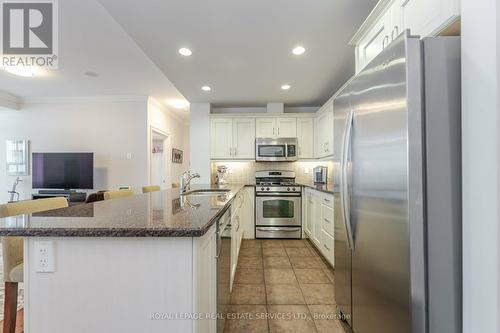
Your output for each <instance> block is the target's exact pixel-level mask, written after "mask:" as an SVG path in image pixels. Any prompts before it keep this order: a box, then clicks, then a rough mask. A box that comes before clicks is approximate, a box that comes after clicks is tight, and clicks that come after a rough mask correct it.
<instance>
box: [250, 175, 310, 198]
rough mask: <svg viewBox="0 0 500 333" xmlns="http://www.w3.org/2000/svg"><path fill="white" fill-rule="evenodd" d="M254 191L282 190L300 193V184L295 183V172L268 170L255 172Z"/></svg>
mask: <svg viewBox="0 0 500 333" xmlns="http://www.w3.org/2000/svg"><path fill="white" fill-rule="evenodd" d="M255 183H256V184H257V185H256V187H255V190H256V193H264V192H282V193H283V192H284V193H300V192H301V186H300V185H299V184H296V183H295V172H293V171H280V170H268V171H257V172H256V173H255Z"/></svg>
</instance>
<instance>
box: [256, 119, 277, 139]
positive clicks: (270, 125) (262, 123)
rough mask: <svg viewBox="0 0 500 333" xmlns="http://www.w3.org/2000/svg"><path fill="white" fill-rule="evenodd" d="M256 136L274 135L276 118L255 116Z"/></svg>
mask: <svg viewBox="0 0 500 333" xmlns="http://www.w3.org/2000/svg"><path fill="white" fill-rule="evenodd" d="M255 126H256V131H255V132H256V136H257V137H258V138H274V137H276V134H275V133H276V118H257V119H256V120H255Z"/></svg>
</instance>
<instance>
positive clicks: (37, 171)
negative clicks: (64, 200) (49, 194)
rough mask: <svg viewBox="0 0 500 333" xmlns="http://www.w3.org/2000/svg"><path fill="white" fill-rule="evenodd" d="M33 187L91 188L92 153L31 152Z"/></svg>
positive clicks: (92, 180)
mask: <svg viewBox="0 0 500 333" xmlns="http://www.w3.org/2000/svg"><path fill="white" fill-rule="evenodd" d="M32 163H33V188H36V189H45V188H46V189H64V190H70V189H82V190H84V189H93V188H94V154H93V153H33V159H32Z"/></svg>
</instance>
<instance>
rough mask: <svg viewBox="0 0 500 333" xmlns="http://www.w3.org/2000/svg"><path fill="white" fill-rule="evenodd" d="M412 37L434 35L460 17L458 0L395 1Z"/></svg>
mask: <svg viewBox="0 0 500 333" xmlns="http://www.w3.org/2000/svg"><path fill="white" fill-rule="evenodd" d="M396 2H397V3H399V6H400V9H401V14H402V22H403V23H402V24H403V25H404V27H405V28H406V29H410V31H411V33H412V35H419V36H422V37H425V36H429V35H434V34H436V33H437V32H439V31H440V30H442V29H443V28H444V27H446V26H447V25H448V24H449V23H451V22H452V21H453V20H454V19H456V18H457V17H458V16H459V15H460V2H459V1H458V0H396Z"/></svg>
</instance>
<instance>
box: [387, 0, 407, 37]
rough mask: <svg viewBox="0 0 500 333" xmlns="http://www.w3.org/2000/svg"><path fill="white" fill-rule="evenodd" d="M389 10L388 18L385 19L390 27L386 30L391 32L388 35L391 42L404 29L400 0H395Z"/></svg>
mask: <svg viewBox="0 0 500 333" xmlns="http://www.w3.org/2000/svg"><path fill="white" fill-rule="evenodd" d="M389 11H390V14H389V15H390V20H389V19H387V22H388V27H389V29H390V30H388V32H390V33H391V36H390V37H391V42H392V41H393V40H395V39H396V38H397V37H398V36H399V35H401V34H402V33H403V32H404V31H405V27H404V25H403V10H402V8H401V2H400V0H396V1H395V2H394V3H393V4H392V5H391V7H390V8H389ZM389 21H390V23H389Z"/></svg>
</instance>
